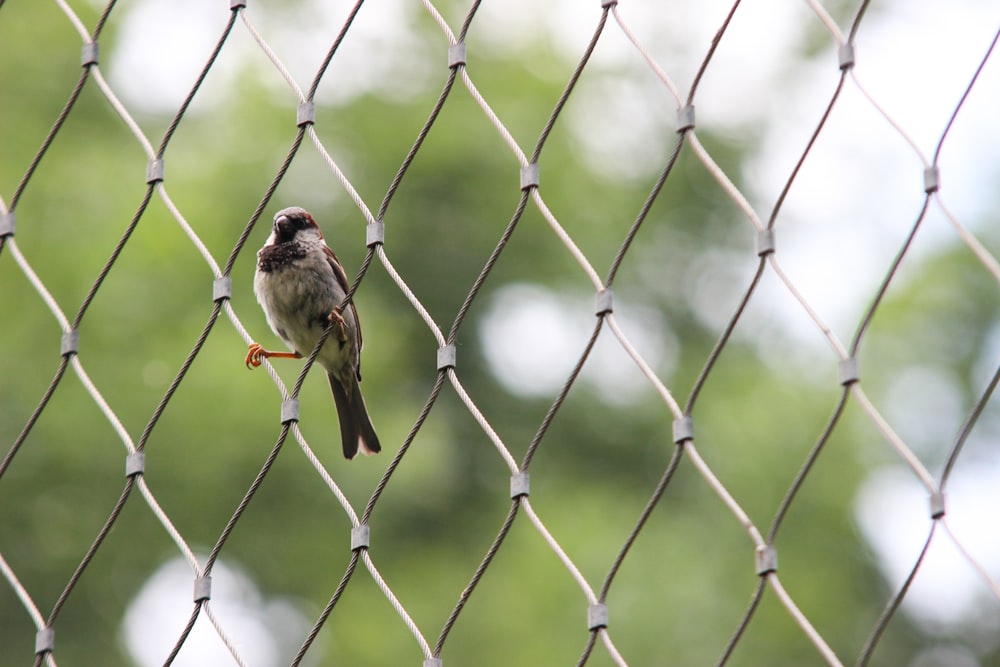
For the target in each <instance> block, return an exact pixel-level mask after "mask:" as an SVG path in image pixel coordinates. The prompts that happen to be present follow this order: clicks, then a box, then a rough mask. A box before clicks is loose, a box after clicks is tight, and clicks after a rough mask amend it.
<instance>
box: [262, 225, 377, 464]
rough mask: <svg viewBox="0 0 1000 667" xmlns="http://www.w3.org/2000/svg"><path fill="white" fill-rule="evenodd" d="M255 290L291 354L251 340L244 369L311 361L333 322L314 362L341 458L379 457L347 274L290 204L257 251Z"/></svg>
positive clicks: (316, 227)
mask: <svg viewBox="0 0 1000 667" xmlns="http://www.w3.org/2000/svg"><path fill="white" fill-rule="evenodd" d="M253 289H254V294H255V295H256V297H257V302H258V303H260V305H261V308H262V309H263V310H264V315H265V316H266V317H267V323H268V325H270V327H271V330H272V331H274V333H275V334H277V336H278V337H279V338H281V340H282V341H284V343H285V345H287V346H288V348H289V349H290V350H291V352H275V351H270V350H266V349H264V347H263V346H261V345H260V344H258V343H256V342H253V343H251V344H250V346H249V350H248V351H247V357H246V365H247V368H250V369H254V368H257V367H258V366H260V365H261V363H262V362H263V360H264V359H267V358H285V359H301V358H302V357H304V356H308V355H309V354H311V353H312V350H313V348H314V347H315V346H316V343H317V342H318V341H319V339H320V336H322V334H323V332H324V331H325V330H326V328H327V327H328V326H330V325H331V324H332V326H333V328H332V330H331V332H330V335H329V336H328V337H327V339H326V341H325V342H324V343H323V347H322V349H320V351H319V354H318V355H317V357H316V362H317V363H318V364H319V365H320V366H322V367H323V369H324V370H325V371H326V374H327V377H328V379H329V381H330V389H331V391H332V392H333V400H334V403H335V404H336V406H337V417H338V420H339V422H340V436H341V440H342V444H343V449H344V457H345V458H347V459H348V460H350V459H353V458H354V456H355V455H356V454H357V453H358V451H361V452H362V453H364V454H375V453H377V452H379V451H381V449H382V447H381V445H380V444H379V440H378V436H377V435H376V434H375V428H374V427H373V426H372V421H371V417H370V416H369V415H368V408H367V407H366V406H365V400H364V398H363V397H362V396H361V386H360V382H361V326H360V324H359V322H358V313H357V309H356V308H355V307H354V301H353V300H352V301H351V302H350V303H348V304H347V305H346V306H345V305H344V300H345V298H346V296H347V292H348V289H349V288H348V282H347V274H346V273H345V272H344V267H343V266H342V265H341V264H340V261H339V260H338V259H337V256H336V255H335V254H333V251H332V250H330V247H329V246H327V244H326V241H325V240H324V238H323V232H322V231H321V230H320V228H319V225H318V224H316V221H315V220H314V219H313V217H312V215H310V214H309V213H308V212H307V211H306V210H305V209H303V208H300V207H298V206H291V207H288V208H284V209H282V210H280V211H278V212H277V213H275V214H274V224H273V226H272V228H271V234H270V236H268V238H267V241H266V242H265V243H264V246H263V247H262V248H261V249H260V250H259V251H258V252H257V269H256V271H255V272H254V278H253Z"/></svg>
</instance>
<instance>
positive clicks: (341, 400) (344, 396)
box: [328, 375, 382, 459]
mask: <svg viewBox="0 0 1000 667" xmlns="http://www.w3.org/2000/svg"><path fill="white" fill-rule="evenodd" d="M328 377H329V380H330V389H331V391H332V392H333V402H334V403H335V404H336V405H337V418H338V420H339V421H340V438H341V443H342V445H343V448H344V458H346V459H353V458H354V457H355V455H357V453H358V450H359V449H360V450H361V452H362V453H364V454H376V453H378V452H380V451H382V445H381V444H379V441H378V436H377V435H375V427H374V426H372V420H371V418H370V417H369V416H368V409H367V408H366V407H365V399H364V398H363V397H362V396H361V387H360V386H359V385H358V381H357V379H356V378H353V377H352V378H351V383H350V386H349V387H348V388H345V387H344V385H343V384H341V382H340V381H339V380H338V379H337V378H336V377H334V376H333V375H328Z"/></svg>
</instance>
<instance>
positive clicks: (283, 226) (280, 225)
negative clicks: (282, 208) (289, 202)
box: [274, 215, 292, 236]
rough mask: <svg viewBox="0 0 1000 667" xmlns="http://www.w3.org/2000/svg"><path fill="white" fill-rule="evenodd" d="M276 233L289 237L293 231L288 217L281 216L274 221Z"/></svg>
mask: <svg viewBox="0 0 1000 667" xmlns="http://www.w3.org/2000/svg"><path fill="white" fill-rule="evenodd" d="M274 231H275V233H276V234H278V236H287V235H288V234H289V233H290V232H291V231H292V224H291V222H289V220H288V216H284V215H279V216H278V217H277V218H275V219H274Z"/></svg>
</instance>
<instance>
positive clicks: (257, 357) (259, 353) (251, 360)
mask: <svg viewBox="0 0 1000 667" xmlns="http://www.w3.org/2000/svg"><path fill="white" fill-rule="evenodd" d="M266 358H267V350H265V349H264V347H263V346H262V345H261V344H260V343H250V349H249V350H248V351H247V362H246V363H247V368H249V369H250V370H253V369H255V368H257V367H258V366H260V365H261V363H262V362H263V360H264V359H266Z"/></svg>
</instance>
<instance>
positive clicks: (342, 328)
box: [329, 309, 347, 343]
mask: <svg viewBox="0 0 1000 667" xmlns="http://www.w3.org/2000/svg"><path fill="white" fill-rule="evenodd" d="M329 320H330V322H331V323H332V324H333V330H334V332H335V333H336V335H337V340H339V341H340V342H341V343H346V342H347V323H346V322H345V321H344V316H343V315H341V314H340V310H339V309H334V310H333V311H332V312H331V313H330V316H329Z"/></svg>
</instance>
